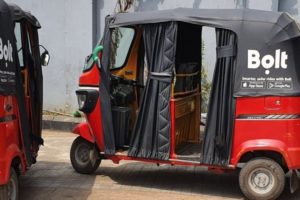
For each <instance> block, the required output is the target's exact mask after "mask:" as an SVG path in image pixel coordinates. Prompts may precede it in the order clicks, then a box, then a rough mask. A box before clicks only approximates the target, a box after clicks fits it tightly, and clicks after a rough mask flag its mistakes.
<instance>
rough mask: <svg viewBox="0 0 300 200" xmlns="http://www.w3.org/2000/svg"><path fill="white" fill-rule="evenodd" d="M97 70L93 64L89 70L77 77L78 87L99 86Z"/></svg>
mask: <svg viewBox="0 0 300 200" xmlns="http://www.w3.org/2000/svg"><path fill="white" fill-rule="evenodd" d="M99 78H100V77H99V69H98V67H97V66H96V64H94V66H93V67H92V69H91V70H89V71H87V72H84V73H82V74H81V76H80V77H79V85H88V86H99V82H100V79H99Z"/></svg>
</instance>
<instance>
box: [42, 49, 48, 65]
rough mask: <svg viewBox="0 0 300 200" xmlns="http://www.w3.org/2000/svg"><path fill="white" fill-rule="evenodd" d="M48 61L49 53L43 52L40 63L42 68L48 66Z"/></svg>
mask: <svg viewBox="0 0 300 200" xmlns="http://www.w3.org/2000/svg"><path fill="white" fill-rule="evenodd" d="M49 61H50V55H49V52H48V51H47V50H45V51H44V52H43V53H42V55H41V63H42V65H43V66H47V65H48V64H49Z"/></svg>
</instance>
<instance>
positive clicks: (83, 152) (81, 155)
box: [75, 144, 90, 165]
mask: <svg viewBox="0 0 300 200" xmlns="http://www.w3.org/2000/svg"><path fill="white" fill-rule="evenodd" d="M75 159H76V162H77V163H78V164H79V165H86V164H88V163H89V161H90V148H89V147H88V145H86V144H79V145H78V147H77V148H76V151H75Z"/></svg>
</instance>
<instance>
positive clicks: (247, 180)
mask: <svg viewBox="0 0 300 200" xmlns="http://www.w3.org/2000/svg"><path fill="white" fill-rule="evenodd" d="M239 184H240V189H241V191H242V192H243V194H244V195H245V196H246V197H247V198H248V199H250V200H274V199H277V198H278V197H279V196H280V195H281V193H282V191H283V189H284V186H285V174H284V171H283V169H282V167H281V166H280V165H279V164H278V163H277V162H275V161H273V160H271V159H268V158H256V159H253V160H250V161H248V162H247V163H246V164H245V166H244V167H243V168H242V169H241V171H240V174H239Z"/></svg>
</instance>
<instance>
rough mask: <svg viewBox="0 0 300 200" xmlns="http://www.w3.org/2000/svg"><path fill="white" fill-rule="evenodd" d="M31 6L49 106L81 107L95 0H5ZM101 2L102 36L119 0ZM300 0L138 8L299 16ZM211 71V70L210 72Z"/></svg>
mask: <svg viewBox="0 0 300 200" xmlns="http://www.w3.org/2000/svg"><path fill="white" fill-rule="evenodd" d="M6 1H7V2H14V3H17V4H18V5H20V6H21V7H23V8H24V9H27V10H30V11H31V12H32V13H33V14H34V15H35V16H36V17H37V18H38V19H39V21H40V22H41V24H42V26H43V28H42V29H41V30H40V41H41V44H44V45H45V46H46V47H47V48H48V50H49V51H50V53H51V62H50V65H49V66H48V67H45V68H44V89H45V90H44V91H45V92H44V108H45V109H50V110H63V111H67V112H73V111H74V110H75V109H77V102H76V96H75V90H76V88H77V85H78V77H79V74H80V73H81V69H82V66H83V63H84V59H85V57H86V55H88V54H89V53H91V50H92V46H93V45H92V30H93V29H92V24H93V23H92V21H93V20H92V1H93V0H6ZM94 1H98V2H97V10H98V12H99V13H98V15H97V16H98V18H97V21H98V22H97V23H98V27H97V29H95V30H97V32H98V33H97V34H98V35H99V36H98V38H100V37H101V36H100V35H102V33H103V29H104V19H105V16H106V15H108V14H111V13H113V11H114V8H115V5H116V2H117V1H116V0H94ZM299 1H300V0H137V2H136V4H135V6H134V9H133V10H134V11H136V12H143V11H149V10H163V9H172V8H177V7H188V8H223V9H226V8H227V9H228V8H252V9H261V10H273V11H277V9H278V10H280V11H287V12H289V13H290V14H292V15H293V16H295V17H296V18H297V19H300V17H299V12H298V10H299V8H300V3H299ZM203 37H204V40H205V52H204V65H205V66H207V67H209V68H213V66H214V61H215V36H214V34H213V31H212V30H210V31H206V32H205V33H204V34H203ZM211 76H212V71H211V70H210V71H209V77H211Z"/></svg>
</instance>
